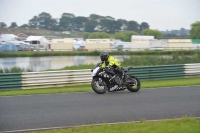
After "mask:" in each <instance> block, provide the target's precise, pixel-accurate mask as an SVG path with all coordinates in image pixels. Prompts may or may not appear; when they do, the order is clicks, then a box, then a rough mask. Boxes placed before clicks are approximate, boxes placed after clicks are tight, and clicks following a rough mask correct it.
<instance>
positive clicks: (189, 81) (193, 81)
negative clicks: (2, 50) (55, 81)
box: [0, 77, 200, 96]
mask: <svg viewBox="0 0 200 133" xmlns="http://www.w3.org/2000/svg"><path fill="white" fill-rule="evenodd" d="M193 85H200V77H198V78H184V79H170V80H152V81H142V82H141V88H142V89H147V88H158V87H173V86H193ZM90 91H92V88H91V86H90V84H84V85H76V86H65V87H51V88H41V89H30V90H1V91H0V96H15V95H32V94H56V93H70V92H90Z"/></svg>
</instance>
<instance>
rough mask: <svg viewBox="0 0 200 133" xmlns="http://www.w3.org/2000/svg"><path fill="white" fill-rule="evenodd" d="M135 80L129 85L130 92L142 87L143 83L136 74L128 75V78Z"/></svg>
mask: <svg viewBox="0 0 200 133" xmlns="http://www.w3.org/2000/svg"><path fill="white" fill-rule="evenodd" d="M129 79H130V80H133V81H134V82H133V84H129V85H127V86H126V87H127V89H128V90H129V91H130V92H137V91H139V90H140V87H141V83H140V80H139V79H138V78H137V77H135V76H129V77H128V80H129Z"/></svg>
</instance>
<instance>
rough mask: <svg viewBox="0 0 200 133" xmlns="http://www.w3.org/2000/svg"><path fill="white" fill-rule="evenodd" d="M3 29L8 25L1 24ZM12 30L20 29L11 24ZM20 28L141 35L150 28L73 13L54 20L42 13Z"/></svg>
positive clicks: (93, 15) (133, 23)
mask: <svg viewBox="0 0 200 133" xmlns="http://www.w3.org/2000/svg"><path fill="white" fill-rule="evenodd" d="M1 23H2V24H1V27H6V24H5V23H3V22H1ZM10 27H11V28H15V27H18V25H17V23H16V22H13V23H11V25H10ZM19 27H20V28H25V27H30V28H41V29H47V30H53V31H84V32H106V33H115V32H120V31H135V32H137V33H141V32H142V30H144V29H148V28H149V27H150V26H149V24H148V23H147V22H142V23H141V24H139V23H138V22H137V21H133V20H131V21H127V20H125V19H117V20H116V19H115V18H113V17H111V16H101V15H97V14H91V15H90V16H89V17H83V16H75V15H74V14H71V13H63V14H62V15H61V18H58V19H55V18H52V16H51V14H49V13H46V12H42V13H40V14H39V15H38V16H34V17H33V18H32V19H30V20H29V22H28V23H27V24H23V25H21V26H19Z"/></svg>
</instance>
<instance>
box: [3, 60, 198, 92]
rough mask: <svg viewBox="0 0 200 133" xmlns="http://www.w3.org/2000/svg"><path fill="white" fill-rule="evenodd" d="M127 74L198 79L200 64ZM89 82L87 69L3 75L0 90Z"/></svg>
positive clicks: (140, 69)
mask: <svg viewBox="0 0 200 133" xmlns="http://www.w3.org/2000/svg"><path fill="white" fill-rule="evenodd" d="M128 74H129V75H135V76H137V77H138V78H139V79H140V80H141V81H144V80H157V79H172V78H184V77H186V78H189V77H196V76H199V77H200V63H196V64H179V65H162V66H143V67H133V68H132V69H131V70H130V71H129V72H128ZM91 80H92V77H91V70H89V69H85V70H63V71H48V72H23V73H5V74H0V90H6V89H33V88H45V87H53V86H66V85H69V84H75V85H76V84H79V83H90V82H91Z"/></svg>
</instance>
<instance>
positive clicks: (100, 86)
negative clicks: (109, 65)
mask: <svg viewBox="0 0 200 133" xmlns="http://www.w3.org/2000/svg"><path fill="white" fill-rule="evenodd" d="M91 86H92V89H93V90H94V91H95V92H96V93H97V94H104V93H105V92H106V91H107V86H106V84H105V82H104V81H103V80H102V79H101V78H97V77H94V78H93V79H92V82H91Z"/></svg>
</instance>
